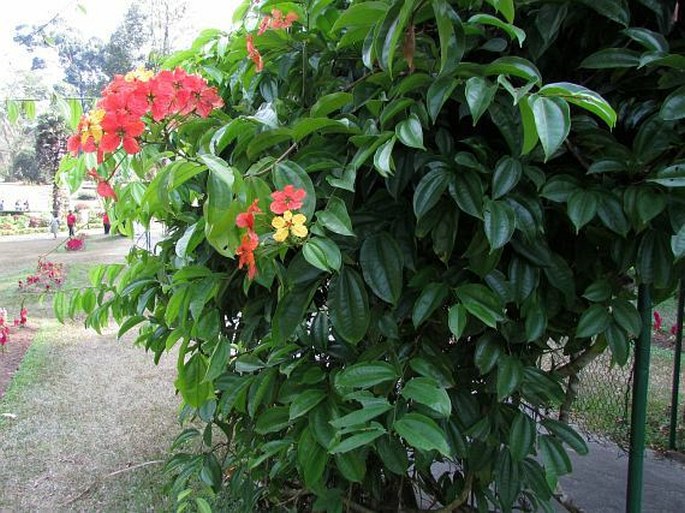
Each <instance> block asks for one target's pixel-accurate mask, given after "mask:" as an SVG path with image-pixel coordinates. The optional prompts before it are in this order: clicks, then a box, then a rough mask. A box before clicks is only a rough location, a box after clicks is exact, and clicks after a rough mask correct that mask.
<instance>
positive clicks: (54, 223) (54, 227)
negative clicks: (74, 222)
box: [50, 215, 59, 239]
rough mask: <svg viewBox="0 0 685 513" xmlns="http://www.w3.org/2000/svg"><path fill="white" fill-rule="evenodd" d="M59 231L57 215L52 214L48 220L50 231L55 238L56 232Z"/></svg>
mask: <svg viewBox="0 0 685 513" xmlns="http://www.w3.org/2000/svg"><path fill="white" fill-rule="evenodd" d="M58 231H59V219H58V218H57V216H55V215H53V216H52V221H50V232H51V233H52V236H53V237H54V238H55V239H56V238H57V232H58Z"/></svg>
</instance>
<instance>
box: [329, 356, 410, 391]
mask: <svg viewBox="0 0 685 513" xmlns="http://www.w3.org/2000/svg"><path fill="white" fill-rule="evenodd" d="M398 378H399V376H398V375H397V371H396V370H395V368H394V367H393V366H392V365H390V364H389V363H387V362H362V363H357V364H355V365H352V366H350V367H347V368H346V369H344V370H343V371H342V372H341V373H340V374H338V375H337V376H336V379H335V384H336V387H343V388H352V387H354V388H370V387H372V386H374V385H377V384H379V383H384V382H386V381H397V379H398Z"/></svg>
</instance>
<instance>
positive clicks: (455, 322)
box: [447, 304, 467, 339]
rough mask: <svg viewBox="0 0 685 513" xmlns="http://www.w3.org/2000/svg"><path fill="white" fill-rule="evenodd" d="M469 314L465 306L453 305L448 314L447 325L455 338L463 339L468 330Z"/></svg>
mask: <svg viewBox="0 0 685 513" xmlns="http://www.w3.org/2000/svg"><path fill="white" fill-rule="evenodd" d="M466 322H467V313H466V308H465V307H464V305H459V304H457V305H453V306H451V307H450V309H449V311H448V312H447V324H448V326H449V328H450V331H451V332H452V335H454V337H455V338H457V339H459V338H461V335H462V333H464V329H465V328H466Z"/></svg>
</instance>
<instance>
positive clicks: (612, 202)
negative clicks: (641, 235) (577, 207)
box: [597, 194, 630, 237]
mask: <svg viewBox="0 0 685 513" xmlns="http://www.w3.org/2000/svg"><path fill="white" fill-rule="evenodd" d="M597 215H599V219H600V220H601V221H602V224H603V225H604V226H606V227H607V228H609V229H610V230H611V231H612V232H614V233H618V234H619V235H621V236H623V237H625V236H626V234H627V233H628V230H630V223H629V222H628V218H627V217H626V215H625V213H624V212H623V206H622V205H621V202H620V201H619V199H618V198H617V197H616V196H614V195H613V194H606V195H602V197H601V199H600V201H599V205H598V207H597Z"/></svg>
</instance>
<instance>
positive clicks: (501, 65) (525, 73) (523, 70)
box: [484, 56, 542, 84]
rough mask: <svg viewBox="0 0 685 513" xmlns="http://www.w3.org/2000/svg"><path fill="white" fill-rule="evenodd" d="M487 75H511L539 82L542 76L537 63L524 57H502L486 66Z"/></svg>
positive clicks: (527, 80)
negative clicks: (536, 65)
mask: <svg viewBox="0 0 685 513" xmlns="http://www.w3.org/2000/svg"><path fill="white" fill-rule="evenodd" d="M484 72H485V75H487V76H490V75H511V76H515V77H519V78H522V79H524V80H525V81H526V82H533V83H535V84H539V83H540V82H542V76H541V75H540V72H539V71H538V69H537V68H536V67H535V65H534V64H533V63H532V62H530V61H529V60H527V59H524V58H522V57H511V56H507V57H500V58H499V59H495V60H494V61H493V62H491V63H490V64H488V65H487V66H485V70H484Z"/></svg>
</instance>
